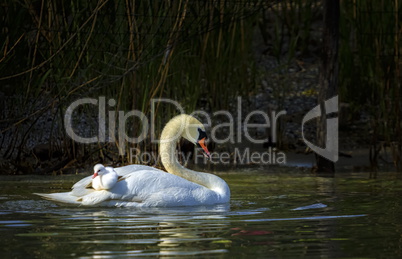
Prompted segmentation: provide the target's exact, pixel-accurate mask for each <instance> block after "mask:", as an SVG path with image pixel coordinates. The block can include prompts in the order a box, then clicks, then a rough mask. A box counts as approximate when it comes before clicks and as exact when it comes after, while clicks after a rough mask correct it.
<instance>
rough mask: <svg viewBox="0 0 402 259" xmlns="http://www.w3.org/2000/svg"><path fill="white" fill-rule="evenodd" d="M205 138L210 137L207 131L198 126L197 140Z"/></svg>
mask: <svg viewBox="0 0 402 259" xmlns="http://www.w3.org/2000/svg"><path fill="white" fill-rule="evenodd" d="M204 138H205V139H207V138H208V136H207V133H205V131H203V130H202V129H200V128H198V140H197V142H198V141H200V140H201V139H204Z"/></svg>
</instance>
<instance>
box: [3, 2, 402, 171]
mask: <svg viewBox="0 0 402 259" xmlns="http://www.w3.org/2000/svg"><path fill="white" fill-rule="evenodd" d="M323 8H324V7H323V5H322V1H316V0H294V1H290V0H284V1H251V0H235V1H223V0H222V1H219V0H218V1H208V0H204V1H202V0H179V1H151V0H144V1H129V0H94V1H91V0H90V1H78V0H72V1H45V0H25V1H15V0H5V1H2V3H1V4H0V24H1V34H0V44H1V45H0V48H1V49H0V50H1V51H0V86H1V88H0V89H1V90H0V99H1V102H0V105H1V108H0V109H1V110H0V127H1V128H0V145H1V149H0V153H1V157H2V159H1V161H0V170H1V173H6V174H16V173H19V174H20V173H51V172H58V171H60V170H64V169H66V168H72V167H80V166H83V165H87V164H93V163H94V162H105V163H113V164H127V163H129V162H130V161H129V157H128V154H129V152H128V151H129V148H132V147H136V148H139V149H140V150H148V151H149V150H157V145H156V144H152V143H151V142H150V139H149V138H147V139H145V141H143V142H141V143H139V144H135V145H134V144H131V145H126V146H125V149H127V150H126V151H127V152H126V154H127V155H126V156H119V153H118V149H119V148H121V147H119V145H118V141H117V140H114V139H113V140H112V141H111V142H106V143H97V144H91V145H83V144H78V143H74V142H73V141H72V140H71V139H70V138H69V137H68V136H66V132H65V128H64V125H63V123H64V122H63V117H64V114H65V111H66V109H67V107H68V106H69V105H70V104H71V102H73V101H75V100H77V99H79V98H84V97H91V98H99V96H105V98H106V100H108V99H110V98H113V99H115V100H116V104H115V105H114V106H113V107H110V106H107V108H108V111H109V110H111V111H113V110H115V111H119V110H122V111H126V112H127V111H131V110H140V111H142V112H143V113H144V114H145V115H146V116H147V117H148V118H149V120H151V119H154V120H155V121H156V130H155V132H156V134H157V135H159V132H160V130H161V128H162V127H163V125H164V123H165V122H166V121H167V120H168V119H169V118H171V117H172V116H174V114H176V113H177V111H176V110H175V109H174V107H173V106H169V105H166V106H163V107H157V112H156V113H155V115H156V116H155V117H154V118H150V116H151V113H150V107H151V106H150V100H151V99H152V98H159V97H163V98H171V99H173V100H176V101H178V102H179V103H180V104H181V105H182V106H183V107H184V109H185V110H186V111H187V112H191V111H193V110H196V109H201V110H205V111H206V112H209V113H212V112H214V111H217V110H223V109H224V110H228V111H231V112H235V111H236V109H235V108H234V106H235V105H236V102H237V97H238V96H241V97H242V100H243V103H242V109H244V110H245V111H247V110H255V109H261V110H264V111H266V112H270V111H274V110H275V111H280V110H284V109H285V110H287V111H288V116H287V119H284V120H281V122H280V125H279V126H278V131H279V133H278V134H279V139H278V143H277V144H278V148H280V149H283V150H297V149H298V148H304V146H303V143H302V142H301V141H300V138H301V135H300V125H301V124H300V122H301V117H302V115H303V114H305V111H307V110H310V109H311V108H312V107H314V106H315V105H316V98H317V95H318V93H319V91H320V86H319V84H318V75H319V68H320V57H321V43H322V26H323V23H322V21H323ZM400 12H401V6H400V5H399V3H398V1H397V0H381V1H370V0H361V1H341V13H340V23H339V32H340V41H339V56H338V61H339V78H338V81H339V94H340V97H339V98H340V101H341V111H340V119H341V130H342V132H341V140H340V142H341V147H342V146H343V148H345V149H346V150H353V149H357V148H367V149H368V151H369V155H368V157H367V159H368V160H369V161H370V165H371V166H372V168H373V169H376V168H378V167H379V166H380V165H381V164H382V163H385V164H390V165H392V166H393V167H394V168H396V169H397V170H401V168H402V158H401V155H402V152H401V143H402V137H401V126H402V125H401V123H402V122H401V108H402V107H401V91H400V90H401V88H400V81H401V71H400V65H401V62H402V60H401V57H400V55H401V54H400V53H401V41H400V36H401V34H402V30H401V24H400V21H401V19H402V17H401V15H400V14H401V13H400ZM97 116H98V114H97V110H95V111H94V109H93V107H89V106H88V107H87V106H82V107H81V109H80V110H79V111H78V112H77V113H76V114H75V117H74V120H75V121H74V123H75V124H74V126H75V127H76V128H77V129H79V130H81V132H80V134H82V135H84V136H93V135H96V134H97V130H98V124H97ZM289 118H290V119H289ZM215 120H216V121H214V123H219V122H221V121H220V120H224V118H219V116H218V117H217V118H215ZM116 124H117V125H118V123H116ZM313 126H314V125H313ZM141 127H142V125H141V124H140V123H139V121H138V120H135V119H133V120H129V121H128V122H127V126H126V128H127V129H129V130H128V134H129V135H130V136H137V134H136V133H137V132H138V131H139V130H140V128H141ZM312 128H314V127H312ZM108 130H109V129H108ZM311 131H312V132H311V136H314V132H313V131H314V129H311ZM222 134H223V135H224V134H225V132H222ZM255 134H256V135H258V134H260V135H262V137H267V136H266V135H269V134H268V133H265V132H262V133H261V132H255ZM212 148H215V149H216V150H219V149H220V148H221V149H224V148H230V147H220V146H215V147H214V146H212ZM131 162H135V161H131Z"/></svg>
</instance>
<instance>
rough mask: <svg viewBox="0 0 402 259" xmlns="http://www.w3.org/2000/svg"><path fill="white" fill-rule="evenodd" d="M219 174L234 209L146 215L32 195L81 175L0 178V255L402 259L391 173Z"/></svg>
mask: <svg viewBox="0 0 402 259" xmlns="http://www.w3.org/2000/svg"><path fill="white" fill-rule="evenodd" d="M271 171H272V170H271ZM221 176H222V177H223V178H224V179H225V180H227V182H228V183H229V185H230V186H231V191H232V200H231V203H230V204H228V205H216V206H207V207H204V206H201V207H180V208H142V209H133V208H103V207H96V208H93V207H76V206H66V205H63V204H57V203H53V202H51V201H47V200H42V199H40V198H39V197H36V196H34V195H33V194H32V193H34V192H38V191H41V192H44V191H45V192H52V191H53V192H59V191H65V190H68V189H69V188H70V187H71V185H72V183H74V182H75V181H76V180H78V179H79V178H80V176H66V177H34V178H30V177H29V176H28V177H14V178H11V177H8V178H3V179H2V181H1V182H0V187H1V191H0V217H1V219H0V231H1V233H2V235H1V237H0V241H1V242H2V244H3V246H2V248H1V250H0V256H1V257H2V258H7V257H26V256H30V257H64V256H69V257H71V256H73V257H82V258H86V257H88V258H89V257H101V258H105V257H107V258H110V257H121V256H132V257H134V256H139V257H143V256H190V255H191V256H192V255H199V256H201V257H202V256H205V255H208V256H217V257H220V256H222V255H224V256H225V257H226V256H227V257H233V256H247V257H249V256H266V255H267V253H269V254H270V255H272V256H273V257H289V258H295V257H300V256H305V257H319V256H321V257H322V256H323V257H349V256H351V257H367V256H370V257H377V256H385V257H387V258H390V257H399V256H401V255H402V252H401V248H400V247H401V245H402V243H401V241H400V236H401V233H402V219H401V217H400V215H402V214H401V213H402V205H401V204H402V198H401V197H402V195H401V194H402V183H401V181H400V180H398V179H395V178H394V177H392V176H389V177H385V178H383V179H376V180H373V179H367V178H365V177H362V175H360V176H356V175H350V174H349V175H343V176H340V177H335V178H320V177H311V176H306V175H303V174H301V173H300V172H297V171H291V172H276V173H272V172H270V173H261V172H257V171H252V170H244V171H242V172H241V173H238V172H227V173H224V174H221Z"/></svg>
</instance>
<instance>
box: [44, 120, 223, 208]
mask: <svg viewBox="0 0 402 259" xmlns="http://www.w3.org/2000/svg"><path fill="white" fill-rule="evenodd" d="M180 137H184V138H185V139H187V140H189V141H190V142H192V143H194V144H196V145H197V146H199V147H201V148H202V149H203V150H204V152H205V154H206V155H207V156H209V152H208V149H207V147H206V145H205V140H206V138H207V135H206V133H205V129H204V126H203V125H202V124H201V122H199V121H198V120H197V119H195V118H194V117H191V116H189V115H186V114H182V115H178V116H176V117H174V118H173V119H171V120H170V121H169V122H168V123H167V124H166V126H165V127H164V129H163V131H162V134H161V140H160V145H159V154H160V158H161V162H162V164H163V165H164V167H165V169H166V170H167V172H168V173H166V172H164V171H162V170H159V169H156V168H153V167H149V166H144V165H129V166H123V167H118V168H114V171H115V172H116V173H117V175H118V177H119V179H118V180H117V181H116V182H115V184H114V185H113V186H112V187H111V188H110V189H107V188H103V187H100V190H95V189H93V188H88V186H90V184H91V181H92V179H91V176H88V177H86V178H84V179H82V180H80V181H78V182H77V183H76V184H74V185H73V187H72V191H70V192H63V193H51V194H38V195H40V196H42V197H44V198H47V199H50V200H53V201H58V202H65V203H71V204H79V205H89V206H93V205H97V206H126V207H129V206H133V207H158V206H161V207H171V206H197V205H213V204H219V203H227V202H229V200H230V189H229V186H228V185H227V184H226V182H225V181H224V180H223V179H221V178H219V177H218V176H216V175H213V174H209V173H201V172H196V171H193V170H189V169H187V168H184V167H183V166H182V165H180V164H179V163H178V161H177V158H176V156H175V152H176V146H177V142H178V141H179V139H180ZM95 179H96V178H95Z"/></svg>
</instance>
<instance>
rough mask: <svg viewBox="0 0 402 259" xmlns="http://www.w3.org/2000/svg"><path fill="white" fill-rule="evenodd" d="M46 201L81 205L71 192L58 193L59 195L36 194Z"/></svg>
mask: <svg viewBox="0 0 402 259" xmlns="http://www.w3.org/2000/svg"><path fill="white" fill-rule="evenodd" d="M34 194H36V195H39V196H41V197H43V198H45V199H48V200H51V201H57V202H64V203H70V204H81V202H79V201H78V197H75V196H72V195H71V194H70V192H58V193H34Z"/></svg>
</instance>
